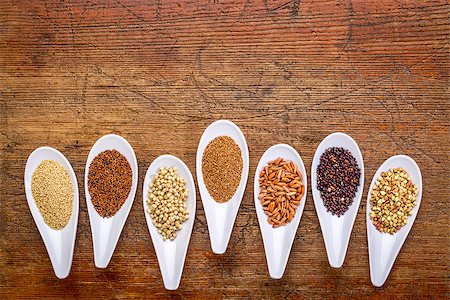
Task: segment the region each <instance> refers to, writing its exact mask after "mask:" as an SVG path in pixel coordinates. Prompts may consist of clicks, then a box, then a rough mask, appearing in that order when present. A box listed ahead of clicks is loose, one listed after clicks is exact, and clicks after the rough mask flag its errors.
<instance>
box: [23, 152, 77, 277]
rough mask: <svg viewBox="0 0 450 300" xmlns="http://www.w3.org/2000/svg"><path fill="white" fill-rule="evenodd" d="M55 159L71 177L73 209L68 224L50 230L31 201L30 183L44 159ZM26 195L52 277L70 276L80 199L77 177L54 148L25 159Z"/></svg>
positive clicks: (32, 200) (63, 157)
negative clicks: (49, 264)
mask: <svg viewBox="0 0 450 300" xmlns="http://www.w3.org/2000/svg"><path fill="white" fill-rule="evenodd" d="M46 159H48V160H54V161H56V162H58V163H60V164H61V165H62V166H63V167H64V168H65V169H66V170H67V171H68V172H69V175H70V180H71V181H72V185H73V192H74V193H73V206H72V215H71V216H70V219H69V222H68V223H67V225H66V226H65V227H64V228H63V229H61V230H54V229H52V228H50V227H49V226H48V225H47V224H46V223H45V221H44V219H43V217H42V215H41V213H40V212H39V209H38V207H37V206H36V203H35V202H34V199H33V194H32V192H31V180H32V176H33V173H34V171H36V168H37V167H38V166H39V164H40V163H41V162H42V161H43V160H46ZM24 180H25V194H26V196H27V201H28V206H29V207H30V211H31V214H32V215H33V219H34V222H35V223H36V226H37V228H38V230H39V233H40V234H41V236H42V239H43V241H44V244H45V247H46V248H47V252H48V255H49V257H50V261H51V262H52V266H53V270H54V272H55V275H56V276H57V277H58V278H59V279H64V278H66V277H67V276H69V273H70V268H71V267H72V259H73V249H74V246H75V237H76V233H77V224H78V210H79V196H78V183H77V177H76V176H75V173H74V172H73V169H72V166H71V165H70V163H69V161H68V160H67V159H66V157H65V156H64V155H63V154H62V153H61V152H59V151H58V150H56V149H53V148H51V147H41V148H38V149H36V150H34V151H33V152H32V153H31V154H30V156H29V157H28V160H27V164H26V167H25V178H24Z"/></svg>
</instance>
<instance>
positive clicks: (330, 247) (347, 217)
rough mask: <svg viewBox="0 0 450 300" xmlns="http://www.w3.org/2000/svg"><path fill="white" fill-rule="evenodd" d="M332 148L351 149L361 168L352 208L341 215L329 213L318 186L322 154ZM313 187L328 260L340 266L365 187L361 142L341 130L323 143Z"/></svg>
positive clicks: (315, 161)
mask: <svg viewBox="0 0 450 300" xmlns="http://www.w3.org/2000/svg"><path fill="white" fill-rule="evenodd" d="M330 147H342V148H344V149H346V150H348V151H350V153H351V154H352V155H353V157H354V158H355V159H356V162H357V163H358V166H359V168H360V170H361V176H360V179H359V186H358V190H357V192H356V195H355V197H354V198H353V202H352V204H351V205H350V206H349V208H348V210H347V211H346V212H345V213H344V214H343V215H341V216H340V217H337V216H335V215H332V214H331V213H330V212H327V209H326V208H325V206H324V205H323V200H322V197H321V196H320V191H319V190H318V189H317V167H318V166H319V163H320V157H321V155H322V154H323V153H324V152H325V150H327V149H328V148H330ZM311 187H312V195H313V199H314V206H315V207H316V212H317V216H318V218H319V223H320V228H321V229H322V234H323V239H324V242H325V248H326V250H327V256H328V262H329V263H330V266H331V267H333V268H340V267H341V266H342V264H343V263H344V259H345V255H346V253H347V248H348V243H349V241H350V235H351V233H352V229H353V224H354V223H355V219H356V215H357V213H358V208H359V204H360V203H361V197H362V193H363V188H364V161H363V158H362V155H361V151H360V150H359V147H358V144H357V143H356V142H355V140H353V139H352V138H351V137H350V136H349V135H347V134H345V133H341V132H336V133H332V134H330V135H329V136H327V137H326V138H325V139H324V140H323V141H322V142H321V143H320V144H319V146H318V147H317V150H316V153H315V154H314V159H313V163H312V166H311Z"/></svg>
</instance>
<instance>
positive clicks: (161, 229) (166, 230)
mask: <svg viewBox="0 0 450 300" xmlns="http://www.w3.org/2000/svg"><path fill="white" fill-rule="evenodd" d="M188 194H189V192H188V189H187V187H186V180H185V179H184V178H182V177H180V176H178V172H177V169H176V168H175V167H172V168H161V169H159V170H158V172H157V173H156V174H155V175H154V176H153V181H152V183H150V186H149V191H148V200H147V203H148V209H147V212H148V213H149V214H150V217H151V218H152V223H153V225H155V227H156V229H157V230H158V233H159V234H160V235H162V238H163V240H164V241H165V240H167V239H170V240H174V239H175V238H176V237H177V231H178V230H181V227H182V225H181V224H182V223H183V222H185V221H187V220H188V219H189V211H188V210H187V198H188Z"/></svg>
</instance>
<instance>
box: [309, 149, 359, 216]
mask: <svg viewBox="0 0 450 300" xmlns="http://www.w3.org/2000/svg"><path fill="white" fill-rule="evenodd" d="M360 177H361V170H360V168H359V167H358V163H357V162H356V159H355V158H354V157H353V155H352V154H351V153H350V151H348V150H347V149H344V148H341V147H332V148H328V149H327V150H325V152H324V153H323V154H322V155H321V156H320V162H319V166H318V167H317V189H318V190H319V191H320V197H321V198H322V200H323V205H324V206H325V208H326V209H327V211H329V212H331V213H332V214H333V215H337V216H338V217H340V216H342V215H343V214H344V213H345V212H346V211H347V210H348V208H349V207H350V205H351V204H352V203H353V198H354V197H355V195H356V192H357V191H358V186H359V179H360Z"/></svg>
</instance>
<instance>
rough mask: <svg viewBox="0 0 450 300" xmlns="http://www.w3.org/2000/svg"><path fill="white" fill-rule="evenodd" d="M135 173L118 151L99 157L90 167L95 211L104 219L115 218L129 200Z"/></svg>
mask: <svg viewBox="0 0 450 300" xmlns="http://www.w3.org/2000/svg"><path fill="white" fill-rule="evenodd" d="M132 178H133V173H132V171H131V166H130V164H129V163H128V160H127V159H126V157H125V156H123V155H122V154H120V152H119V151H117V150H106V151H103V152H101V153H100V154H99V155H97V156H96V157H95V158H94V159H93V160H92V162H91V164H90V166H89V173H88V190H89V194H90V195H91V201H92V204H93V205H94V208H95V210H96V211H97V212H98V214H99V215H100V216H101V217H103V218H109V217H112V216H114V215H115V214H116V213H117V212H118V211H119V209H120V208H121V207H122V205H123V204H124V203H125V201H126V200H127V198H128V194H129V193H130V191H131V183H132Z"/></svg>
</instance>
